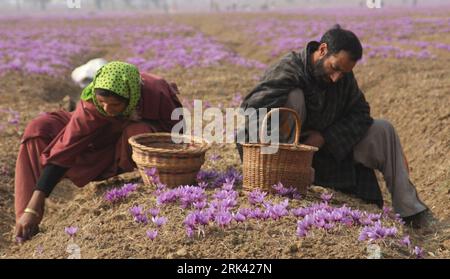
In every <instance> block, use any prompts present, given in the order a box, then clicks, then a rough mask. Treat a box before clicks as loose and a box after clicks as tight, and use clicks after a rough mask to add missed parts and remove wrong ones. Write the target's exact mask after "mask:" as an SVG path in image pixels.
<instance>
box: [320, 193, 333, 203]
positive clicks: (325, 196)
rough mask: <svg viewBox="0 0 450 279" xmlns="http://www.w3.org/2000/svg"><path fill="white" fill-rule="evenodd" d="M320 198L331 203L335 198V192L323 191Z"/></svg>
mask: <svg viewBox="0 0 450 279" xmlns="http://www.w3.org/2000/svg"><path fill="white" fill-rule="evenodd" d="M320 198H321V199H322V201H324V202H326V203H329V202H330V201H331V199H332V198H333V193H323V194H322V195H320Z"/></svg>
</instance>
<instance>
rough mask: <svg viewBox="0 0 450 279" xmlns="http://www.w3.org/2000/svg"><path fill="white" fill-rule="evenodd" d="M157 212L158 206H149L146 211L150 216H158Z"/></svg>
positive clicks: (158, 210)
mask: <svg viewBox="0 0 450 279" xmlns="http://www.w3.org/2000/svg"><path fill="white" fill-rule="evenodd" d="M159 212H160V209H159V208H150V209H149V210H148V213H150V215H152V217H156V216H158V214H159Z"/></svg>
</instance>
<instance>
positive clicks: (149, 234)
mask: <svg viewBox="0 0 450 279" xmlns="http://www.w3.org/2000/svg"><path fill="white" fill-rule="evenodd" d="M157 235H158V231H155V230H148V231H147V237H148V238H149V239H150V240H151V241H153V240H155V238H156V236H157Z"/></svg>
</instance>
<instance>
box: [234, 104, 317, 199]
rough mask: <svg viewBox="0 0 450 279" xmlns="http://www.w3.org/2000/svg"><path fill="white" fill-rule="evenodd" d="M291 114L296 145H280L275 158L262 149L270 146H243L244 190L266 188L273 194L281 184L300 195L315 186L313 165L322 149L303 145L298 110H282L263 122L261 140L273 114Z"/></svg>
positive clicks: (259, 144) (254, 144)
mask: <svg viewBox="0 0 450 279" xmlns="http://www.w3.org/2000/svg"><path fill="white" fill-rule="evenodd" d="M276 110H279V111H287V112H290V113H292V114H294V116H295V126H296V130H295V140H294V143H293V144H285V143H279V144H278V145H277V147H278V151H277V152H276V153H274V154H263V153H261V148H262V147H268V146H270V145H269V144H268V143H246V144H243V145H242V146H243V152H244V156H243V161H244V165H243V172H244V173H243V176H244V182H243V183H244V185H243V186H244V188H245V189H246V190H253V189H256V188H260V189H261V188H262V189H263V190H265V191H269V192H273V189H272V186H273V185H275V184H277V183H279V182H281V183H283V185H284V186H286V187H296V188H297V190H298V191H299V193H301V194H306V191H307V187H308V186H309V185H310V184H311V182H312V181H311V177H312V173H311V170H312V169H311V165H312V159H313V155H314V152H316V151H317V150H318V148H316V147H313V146H309V145H304V144H299V139H300V132H301V121H300V117H299V116H298V114H297V112H296V111H295V110H292V109H289V108H278V109H273V110H271V111H270V112H269V113H268V114H267V115H266V116H265V117H264V120H263V121H262V126H261V129H260V139H262V132H263V128H264V127H265V126H266V123H267V119H268V117H269V115H271V114H272V112H273V111H276Z"/></svg>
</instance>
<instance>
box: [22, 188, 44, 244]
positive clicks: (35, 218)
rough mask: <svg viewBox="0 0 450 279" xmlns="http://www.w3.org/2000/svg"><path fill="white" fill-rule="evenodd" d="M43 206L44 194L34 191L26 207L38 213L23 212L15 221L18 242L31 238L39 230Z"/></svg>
mask: <svg viewBox="0 0 450 279" xmlns="http://www.w3.org/2000/svg"><path fill="white" fill-rule="evenodd" d="M44 206H45V194H44V193H43V192H41V191H34V193H33V196H32V197H31V200H30V202H29V203H28V206H27V208H30V209H31V210H34V211H35V212H37V213H38V214H37V215H36V214H33V213H29V212H24V213H23V214H22V216H21V217H20V218H19V220H18V221H17V223H16V232H15V234H16V240H17V241H18V242H22V241H26V240H29V239H31V238H32V237H33V236H34V235H36V234H37V233H38V232H39V227H38V225H39V223H40V222H41V220H42V217H43V214H44Z"/></svg>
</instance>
